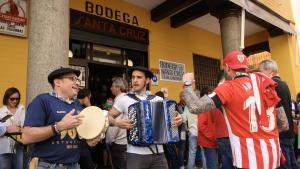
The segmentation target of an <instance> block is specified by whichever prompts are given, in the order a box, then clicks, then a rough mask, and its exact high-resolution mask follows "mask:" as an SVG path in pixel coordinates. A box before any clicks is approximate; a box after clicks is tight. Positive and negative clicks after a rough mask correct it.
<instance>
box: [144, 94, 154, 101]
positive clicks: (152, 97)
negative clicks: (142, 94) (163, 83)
mask: <svg viewBox="0 0 300 169" xmlns="http://www.w3.org/2000/svg"><path fill="white" fill-rule="evenodd" d="M154 98H155V95H151V94H150V95H148V96H147V98H146V99H147V100H152V99H154Z"/></svg>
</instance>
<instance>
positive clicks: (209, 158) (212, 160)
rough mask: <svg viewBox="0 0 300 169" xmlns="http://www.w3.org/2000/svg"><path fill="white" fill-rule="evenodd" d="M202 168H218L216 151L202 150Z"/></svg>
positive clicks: (211, 149) (210, 149)
mask: <svg viewBox="0 0 300 169" xmlns="http://www.w3.org/2000/svg"><path fill="white" fill-rule="evenodd" d="M202 159H203V168H205V169H217V166H218V153H217V149H213V148H205V147H203V148H202Z"/></svg>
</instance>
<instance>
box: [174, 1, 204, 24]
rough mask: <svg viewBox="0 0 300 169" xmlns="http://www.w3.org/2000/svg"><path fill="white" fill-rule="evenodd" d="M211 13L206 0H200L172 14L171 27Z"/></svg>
mask: <svg viewBox="0 0 300 169" xmlns="http://www.w3.org/2000/svg"><path fill="white" fill-rule="evenodd" d="M208 13H209V7H208V5H207V3H206V2H205V1H200V2H198V3H196V4H195V5H193V6H190V7H188V8H186V9H185V10H183V11H181V12H179V13H177V14H176V15H174V16H172V17H171V18H170V19H171V27H173V28H178V27H179V26H182V25H184V24H186V23H188V22H190V21H192V20H194V19H197V18H199V17H201V16H204V15H206V14H208Z"/></svg>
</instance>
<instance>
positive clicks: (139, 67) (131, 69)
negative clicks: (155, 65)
mask: <svg viewBox="0 0 300 169" xmlns="http://www.w3.org/2000/svg"><path fill="white" fill-rule="evenodd" d="M135 70H138V71H141V72H144V73H145V75H146V77H149V78H152V77H153V73H152V72H151V71H150V70H149V69H148V68H146V67H144V66H135V67H132V68H130V69H129V70H128V75H129V76H131V75H132V72H133V71H135Z"/></svg>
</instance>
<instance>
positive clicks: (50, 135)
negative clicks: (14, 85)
mask: <svg viewBox="0 0 300 169" xmlns="http://www.w3.org/2000/svg"><path fill="white" fill-rule="evenodd" d="M79 75H80V71H78V70H74V69H71V68H63V67H62V68H59V69H57V70H54V71H53V72H51V73H50V74H49V75H48V82H49V83H50V84H51V86H52V88H53V92H50V93H44V94H40V95H38V96H37V97H36V98H34V99H33V101H32V102H31V103H30V104H29V105H28V109H27V113H26V117H25V122H24V130H23V133H22V142H23V143H24V144H31V145H32V146H31V149H30V157H31V162H30V168H32V169H33V168H53V169H59V168H66V169H79V168H80V167H79V165H78V163H77V162H78V160H79V156H80V142H81V141H80V138H79V136H78V134H77V130H76V127H78V126H79V125H80V124H82V122H83V120H84V119H83V117H84V115H83V114H79V112H80V111H81V110H82V106H81V105H80V103H79V101H78V100H77V99H76V95H77V93H78V91H79V84H80V80H79V79H78V76H79ZM99 141H100V140H99V139H98V138H87V143H88V145H90V146H95V145H96V144H97V143H98V142H99Z"/></svg>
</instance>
